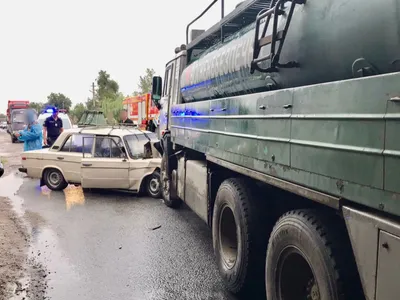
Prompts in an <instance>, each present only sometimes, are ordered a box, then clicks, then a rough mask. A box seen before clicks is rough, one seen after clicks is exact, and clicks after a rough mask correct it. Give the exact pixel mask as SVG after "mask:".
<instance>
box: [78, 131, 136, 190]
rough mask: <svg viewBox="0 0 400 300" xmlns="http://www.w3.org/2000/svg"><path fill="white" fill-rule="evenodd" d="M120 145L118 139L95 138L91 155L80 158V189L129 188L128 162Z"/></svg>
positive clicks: (109, 137)
mask: <svg viewBox="0 0 400 300" xmlns="http://www.w3.org/2000/svg"><path fill="white" fill-rule="evenodd" d="M85 143H86V141H85ZM122 145H123V144H122V141H121V139H120V138H119V137H111V136H96V138H95V143H94V151H93V153H92V154H90V155H89V156H88V155H87V154H84V155H83V158H82V164H81V176H82V187H84V188H106V189H128V188H129V178H128V174H129V160H128V159H127V156H126V154H125V153H124V152H123V151H122V149H121V147H122Z"/></svg>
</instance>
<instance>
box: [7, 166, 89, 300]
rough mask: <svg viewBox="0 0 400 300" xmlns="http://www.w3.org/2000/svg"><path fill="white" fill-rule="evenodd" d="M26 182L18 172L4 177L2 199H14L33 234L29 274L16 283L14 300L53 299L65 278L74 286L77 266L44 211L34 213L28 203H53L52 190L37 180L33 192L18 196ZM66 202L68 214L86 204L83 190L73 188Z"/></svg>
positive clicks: (22, 218) (65, 193)
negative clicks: (48, 297) (37, 296)
mask: <svg viewBox="0 0 400 300" xmlns="http://www.w3.org/2000/svg"><path fill="white" fill-rule="evenodd" d="M24 181H25V182H28V180H27V178H24V177H23V175H22V174H21V173H18V172H17V173H15V172H13V173H11V174H9V175H7V176H5V177H3V178H0V196H2V197H7V198H8V199H10V202H11V203H12V205H13V208H14V210H15V212H16V213H17V215H18V216H19V217H20V218H21V220H22V222H23V223H24V224H25V226H26V229H27V231H28V233H29V235H30V245H29V248H28V249H27V250H28V264H27V269H26V273H25V275H24V277H23V278H21V279H19V281H18V282H17V283H16V285H15V287H14V290H15V294H14V297H13V298H12V300H21V299H27V298H26V297H28V298H29V293H34V294H36V295H40V296H43V297H45V295H47V296H52V294H53V293H54V292H55V290H52V289H53V288H56V287H58V288H61V287H62V286H63V280H62V278H64V279H68V280H69V282H70V283H73V282H74V280H76V279H77V278H79V276H78V274H77V273H76V272H75V270H74V268H73V264H70V263H69V262H68V261H67V260H68V259H67V256H66V255H65V253H63V251H62V249H61V248H59V246H58V245H59V242H58V239H59V237H58V235H57V233H56V232H55V231H54V230H53V229H52V228H51V224H47V222H46V220H45V219H44V218H43V217H42V216H41V214H40V212H34V211H32V210H30V209H28V208H27V207H26V206H25V204H24V198H26V197H27V196H28V197H29V198H30V199H32V198H36V199H37V200H39V199H40V198H42V197H47V198H48V199H49V200H53V199H52V191H51V190H49V189H48V188H47V187H40V184H39V180H37V181H36V185H35V186H34V187H32V192H29V193H28V194H27V195H24V196H21V195H18V192H19V190H20V189H21V187H22V185H23V184H24ZM25 193H26V192H24V194H25ZM53 195H54V196H55V195H56V194H55V193H53ZM60 195H62V194H61V193H57V196H58V197H54V200H55V199H57V198H58V200H60V198H59V196H60ZM42 199H43V198H42ZM64 199H65V207H66V210H67V211H68V210H70V209H71V207H73V206H74V205H84V203H85V197H84V193H83V190H82V188H81V187H76V186H73V185H70V186H68V187H67V188H66V189H65V190H64ZM26 200H28V199H26ZM48 283H51V286H52V287H51V289H49V288H48V285H47V284H48ZM61 290H62V288H61ZM27 291H29V292H27Z"/></svg>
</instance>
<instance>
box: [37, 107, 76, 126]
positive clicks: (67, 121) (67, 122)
mask: <svg viewBox="0 0 400 300" xmlns="http://www.w3.org/2000/svg"><path fill="white" fill-rule="evenodd" d="M52 114H53V109H52V108H48V109H46V110H44V111H43V112H42V113H41V114H40V115H39V117H38V119H37V121H38V123H39V124H40V125H42V126H43V124H44V121H46V119H47V118H48V117H50V116H51V115H52ZM58 117H59V118H60V119H61V120H62V122H63V128H64V130H67V129H71V128H72V122H71V119H70V118H69V116H68V114H67V111H66V110H63V109H59V110H58Z"/></svg>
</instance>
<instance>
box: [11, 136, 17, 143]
mask: <svg viewBox="0 0 400 300" xmlns="http://www.w3.org/2000/svg"><path fill="white" fill-rule="evenodd" d="M16 142H17V139H16V138H15V137H14V136H13V135H12V134H11V143H13V144H15V143H16Z"/></svg>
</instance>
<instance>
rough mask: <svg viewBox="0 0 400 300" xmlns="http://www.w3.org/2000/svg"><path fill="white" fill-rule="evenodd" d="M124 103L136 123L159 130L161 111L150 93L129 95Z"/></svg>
mask: <svg viewBox="0 0 400 300" xmlns="http://www.w3.org/2000/svg"><path fill="white" fill-rule="evenodd" d="M122 104H123V106H124V108H125V109H126V110H127V111H128V116H129V118H130V119H131V120H132V121H133V123H134V124H137V125H138V126H139V127H140V128H141V129H144V130H148V131H152V132H156V131H157V126H158V121H157V120H158V116H159V111H158V108H157V107H156V105H155V104H154V102H153V101H151V94H150V93H147V94H143V95H138V96H132V97H128V98H126V99H124V101H123V102H122Z"/></svg>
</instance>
